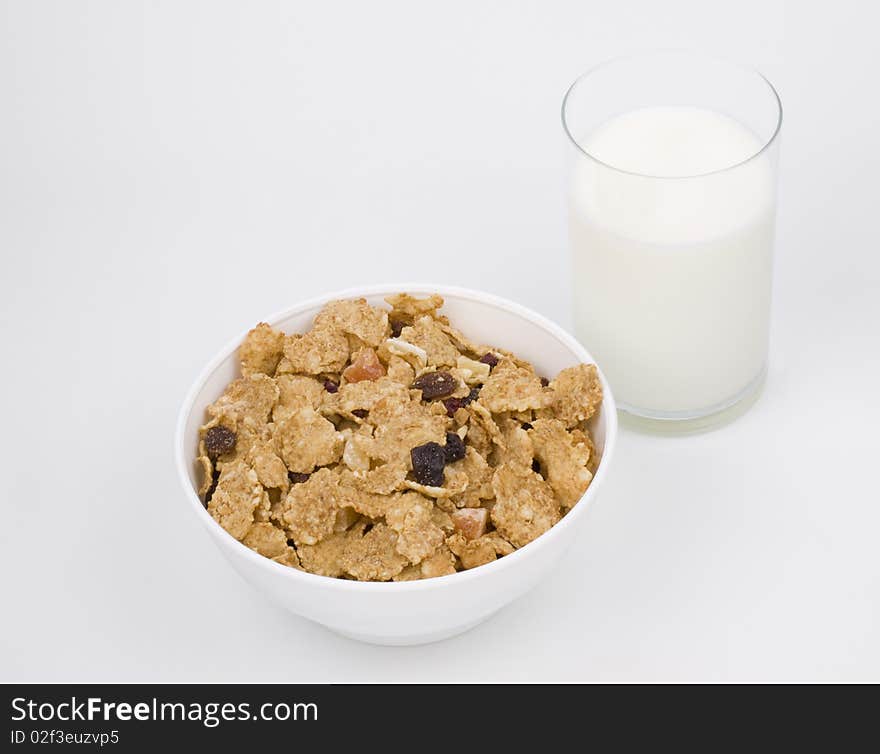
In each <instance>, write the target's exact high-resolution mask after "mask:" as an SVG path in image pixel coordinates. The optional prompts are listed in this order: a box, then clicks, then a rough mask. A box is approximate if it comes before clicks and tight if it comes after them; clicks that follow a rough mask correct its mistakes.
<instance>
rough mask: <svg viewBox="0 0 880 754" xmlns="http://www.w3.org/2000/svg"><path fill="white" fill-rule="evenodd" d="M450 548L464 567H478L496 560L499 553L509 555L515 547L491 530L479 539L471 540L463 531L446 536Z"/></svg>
mask: <svg viewBox="0 0 880 754" xmlns="http://www.w3.org/2000/svg"><path fill="white" fill-rule="evenodd" d="M446 544H447V545H448V546H449V549H450V550H451V551H452V552H453V553H455V554H456V555H457V556H458V558H459V560H460V561H461V566H462V568H464V569H466V570H467V569H470V568H476V567H477V566H481V565H486V563H491V562H492V561H493V560H496V559H497V557H498V556H499V555H509V554H510V553H511V552H513V550H514V548H513V547H512V546H511V544H510V543H509V542H507V541H506V540H505V539H503V538H502V537H501V536H500V535H498V534H497V533H496V532H490V533H489V534H485V535H483V536H482V537H478V538H477V539H474V540H470V539H468V538H467V537H465V536H464V535H463V534H462V533H461V532H456V533H455V534H453V535H452V536H451V537H447V538H446Z"/></svg>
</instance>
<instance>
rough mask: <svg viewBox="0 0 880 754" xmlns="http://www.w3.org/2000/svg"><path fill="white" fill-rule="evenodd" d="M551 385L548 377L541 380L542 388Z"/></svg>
mask: <svg viewBox="0 0 880 754" xmlns="http://www.w3.org/2000/svg"><path fill="white" fill-rule="evenodd" d="M549 384H550V380H548V379H547V378H546V377H542V378H541V387H547V385H549Z"/></svg>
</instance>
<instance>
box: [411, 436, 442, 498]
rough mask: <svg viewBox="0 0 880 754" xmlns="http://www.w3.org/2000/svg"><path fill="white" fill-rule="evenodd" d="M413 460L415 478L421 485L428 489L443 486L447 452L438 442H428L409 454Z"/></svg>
mask: <svg viewBox="0 0 880 754" xmlns="http://www.w3.org/2000/svg"><path fill="white" fill-rule="evenodd" d="M409 455H410V458H412V466H413V476H415V478H416V481H417V482H418V483H419V484H424V485H426V486H427V487H441V486H443V467H444V466H446V451H445V450H444V449H443V446H442V445H440V444H439V443H436V442H426V443H425V444H424V445H419V446H417V447H415V448H413V449H412V450H411V451H410V452H409Z"/></svg>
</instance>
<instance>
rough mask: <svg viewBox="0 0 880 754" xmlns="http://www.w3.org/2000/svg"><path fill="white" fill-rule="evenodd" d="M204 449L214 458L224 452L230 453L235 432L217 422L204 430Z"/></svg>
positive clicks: (233, 445) (233, 444) (233, 447)
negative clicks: (214, 425)
mask: <svg viewBox="0 0 880 754" xmlns="http://www.w3.org/2000/svg"><path fill="white" fill-rule="evenodd" d="M205 450H207V451H208V457H209V458H212V459H216V458H217V456H222V455H223V454H224V453H231V452H232V451H233V450H235V432H233V431H232V430H231V429H229V427H224V426H223V425H222V424H218V425H217V426H216V427H211V428H210V429H209V430H208V431H207V432H205Z"/></svg>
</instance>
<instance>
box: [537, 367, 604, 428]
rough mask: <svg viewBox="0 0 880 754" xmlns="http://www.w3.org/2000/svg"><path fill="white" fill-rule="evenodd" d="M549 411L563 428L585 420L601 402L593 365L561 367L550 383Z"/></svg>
mask: <svg viewBox="0 0 880 754" xmlns="http://www.w3.org/2000/svg"><path fill="white" fill-rule="evenodd" d="M549 389H550V391H551V392H552V396H553V398H552V401H551V402H550V404H549V406H550V410H551V411H552V412H553V414H554V416H556V418H557V419H559V420H560V421H561V422H562V423H563V424H565V426H566V427H567V428H569V429H570V428H572V427H574V426H576V425H577V424H578V422H582V421H585V420H587V419H589V418H590V417H591V416H592V415H593V414H595V413H596V410H597V409H598V408H599V406H600V404H601V403H602V383H601V382H599V373H598V371H597V370H596V365H595V364H578V365H577V366H574V367H569V368H568V369H563V370H562V371H561V372H560V373H559V374H558V375H557V377H556V379H555V380H553V381H552V382H551V383H550V388H549Z"/></svg>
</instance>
